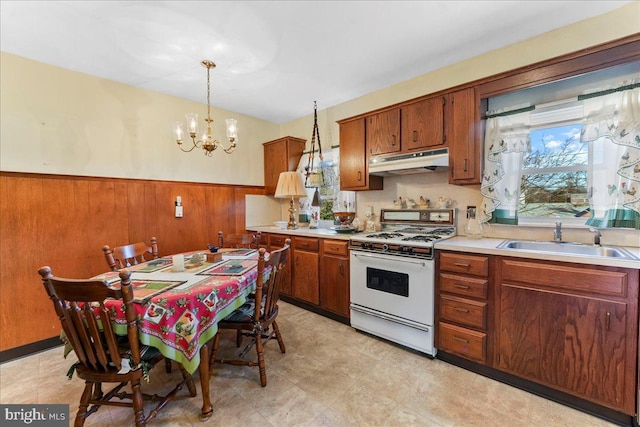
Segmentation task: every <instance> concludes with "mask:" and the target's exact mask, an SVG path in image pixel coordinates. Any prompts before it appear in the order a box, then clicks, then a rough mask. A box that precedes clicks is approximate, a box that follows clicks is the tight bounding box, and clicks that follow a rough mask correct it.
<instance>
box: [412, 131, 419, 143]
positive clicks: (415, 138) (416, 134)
mask: <svg viewBox="0 0 640 427" xmlns="http://www.w3.org/2000/svg"><path fill="white" fill-rule="evenodd" d="M417 141H418V132H417V131H415V130H414V131H413V142H417Z"/></svg>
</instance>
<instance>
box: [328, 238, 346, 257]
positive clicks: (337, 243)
mask: <svg viewBox="0 0 640 427" xmlns="http://www.w3.org/2000/svg"><path fill="white" fill-rule="evenodd" d="M322 250H323V251H324V253H325V254H332V255H345V256H346V255H348V254H349V242H347V241H341V240H323V241H322Z"/></svg>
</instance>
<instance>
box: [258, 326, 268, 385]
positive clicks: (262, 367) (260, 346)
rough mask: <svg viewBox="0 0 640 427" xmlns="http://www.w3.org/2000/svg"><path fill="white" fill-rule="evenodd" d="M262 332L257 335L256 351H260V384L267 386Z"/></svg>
mask: <svg viewBox="0 0 640 427" xmlns="http://www.w3.org/2000/svg"><path fill="white" fill-rule="evenodd" d="M260 335H261V334H258V335H256V337H255V338H256V351H257V352H258V368H259V369H260V385H262V387H266V386H267V366H266V364H265V362H264V345H263V344H262V337H261V336H260Z"/></svg>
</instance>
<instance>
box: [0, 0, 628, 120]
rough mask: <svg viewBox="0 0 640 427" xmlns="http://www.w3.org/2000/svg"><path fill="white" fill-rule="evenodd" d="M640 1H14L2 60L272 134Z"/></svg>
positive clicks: (7, 5)
mask: <svg viewBox="0 0 640 427" xmlns="http://www.w3.org/2000/svg"><path fill="white" fill-rule="evenodd" d="M631 2H632V1H602V0H600V1H578V0H570V1H538V0H536V1H416V0H414V1H43V2H41V1H8V0H0V18H1V21H0V49H1V50H2V51H5V52H8V53H12V54H15V55H19V56H22V57H25V58H29V59H33V60H36V61H40V62H44V63H48V64H52V65H56V66H60V67H63V68H67V69H71V70H75V71H80V72H83V73H87V74H91V75H94V76H98V77H101V78H105V79H109V80H114V81H117V82H121V83H125V84H128V85H132V86H136V87H141V88H145V89H150V90H153V91H157V92H162V93H166V94H169V95H174V96H177V97H181V98H185V99H189V100H192V101H197V102H202V103H205V102H206V70H205V68H203V67H202V66H201V65H200V61H201V60H202V59H210V60H212V61H214V62H216V64H217V68H216V69H215V70H213V71H212V77H211V80H212V95H211V104H212V105H214V106H216V107H219V108H223V109H225V110H229V111H234V112H238V113H242V114H246V115H249V116H253V117H257V118H261V119H264V120H268V121H271V122H274V123H285V122H287V121H290V120H293V119H296V118H299V117H303V116H306V115H308V114H311V113H312V112H313V101H317V102H318V108H319V109H325V108H329V107H331V106H333V105H336V104H339V103H342V102H344V101H347V100H350V99H353V98H356V97H358V96H361V95H364V94H366V93H369V92H372V91H375V90H377V89H381V88H384V87H387V86H390V85H393V84H395V83H398V82H401V81H404V80H408V79H411V78H413V77H416V76H419V75H421V74H424V73H427V72H429V71H432V70H435V69H438V68H441V67H443V66H446V65H448V64H452V63H456V62H459V61H462V60H464V59H467V58H470V57H473V56H476V55H479V54H482V53H484V52H487V51H490V50H494V49H497V48H500V47H503V46H506V45H509V44H512V43H515V42H518V41H520V40H524V39H527V38H530V37H533V36H535V35H538V34H541V33H544V32H548V31H550V30H553V29H555V28H559V27H562V26H565V25H568V24H571V23H574V22H577V21H580V20H583V19H585V18H589V17H592V16H596V15H600V14H602V13H605V12H607V11H610V10H613V9H616V8H618V7H620V6H622V5H624V4H626V3H631Z"/></svg>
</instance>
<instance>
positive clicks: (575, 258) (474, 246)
mask: <svg viewBox="0 0 640 427" xmlns="http://www.w3.org/2000/svg"><path fill="white" fill-rule="evenodd" d="M504 241H505V239H491V238H482V239H469V238H467V237H465V236H456V237H453V238H451V239H447V240H443V241H441V242H438V243H436V244H435V246H434V247H435V248H436V249H440V250H448V251H459V252H470V253H476V254H487V255H502V256H510V257H518V258H529V259H540V260H548V261H564V262H574V263H579V264H590V265H603V266H609V267H624V268H635V269H640V248H636V247H629V246H621V247H622V248H623V249H626V250H627V251H629V252H630V253H631V254H633V255H634V256H636V257H637V258H638V259H636V260H625V259H620V258H611V257H601V256H588V255H572V254H561V253H556V252H553V253H552V252H540V251H531V250H524V249H498V245H499V244H501V243H502V242H504ZM605 246H607V247H615V246H609V245H605Z"/></svg>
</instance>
